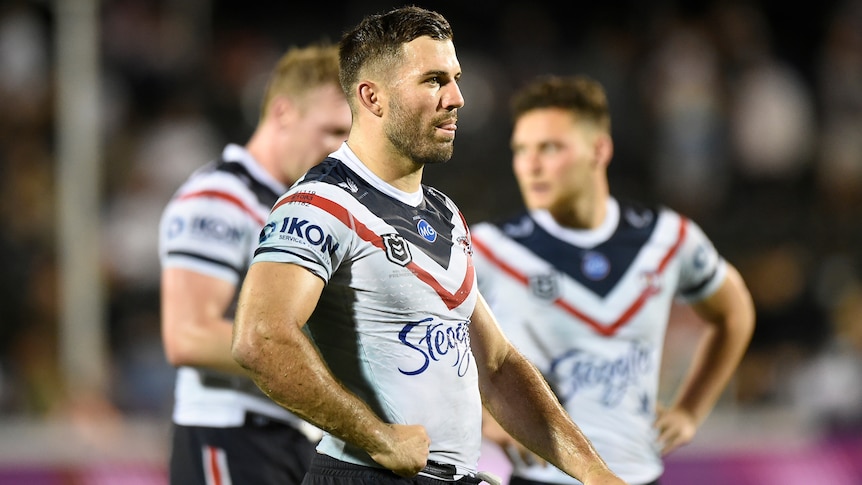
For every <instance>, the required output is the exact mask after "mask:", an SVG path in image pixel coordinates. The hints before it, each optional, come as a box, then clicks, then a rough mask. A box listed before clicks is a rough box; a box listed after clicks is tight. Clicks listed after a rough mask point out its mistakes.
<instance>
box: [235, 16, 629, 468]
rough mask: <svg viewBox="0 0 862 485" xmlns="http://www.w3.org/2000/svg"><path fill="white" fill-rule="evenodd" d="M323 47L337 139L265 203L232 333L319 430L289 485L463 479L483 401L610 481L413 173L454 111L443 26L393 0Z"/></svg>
mask: <svg viewBox="0 0 862 485" xmlns="http://www.w3.org/2000/svg"><path fill="white" fill-rule="evenodd" d="M340 46H341V47H340V55H341V66H342V75H341V81H342V86H343V88H344V90H345V91H346V93H347V99H348V102H349V104H350V107H351V111H352V114H353V124H352V127H351V130H350V135H349V137H348V139H347V142H346V143H344V144H343V145H342V146H341V148H340V149H339V150H338V151H336V152H335V153H333V154H332V156H330V157H329V158H327V159H326V160H325V161H324V162H323V163H321V164H320V165H318V166H316V167H315V168H313V169H312V170H310V171H309V172H308V174H306V176H305V177H304V178H303V179H302V180H301V181H300V182H299V183H298V184H296V185H295V186H294V187H293V188H292V189H291V190H290V191H288V193H287V194H285V195H284V196H283V197H282V198H281V199H280V200H279V201H278V203H276V205H275V207H274V210H273V211H272V214H271V215H270V217H269V219H268V222H267V224H266V227H265V228H264V230H263V232H262V233H261V242H260V246H259V248H258V250H257V252H256V253H255V257H254V261H253V263H252V265H251V267H250V268H249V273H248V276H247V278H246V280H245V282H244V283H243V287H242V291H241V293H240V300H239V307H238V312H237V324H236V326H235V332H234V343H233V355H234V356H235V358H236V359H237V361H238V362H240V363H241V364H242V365H243V366H244V367H245V368H247V369H248V370H249V373H250V374H251V375H252V376H253V377H254V380H255V382H256V383H257V385H258V386H259V387H260V388H261V389H263V390H264V391H266V392H267V394H268V395H269V396H270V397H271V398H272V399H273V400H274V401H276V402H278V403H280V404H282V405H283V406H284V407H286V408H288V409H290V410H292V411H293V412H295V413H296V414H297V415H299V416H301V417H303V418H305V419H306V420H308V421H309V422H310V423H313V424H315V425H316V426H318V427H319V428H320V429H322V430H324V431H325V432H326V435H325V436H324V437H323V439H322V440H321V442H320V444H319V445H318V455H317V456H316V457H315V459H314V461H313V462H312V466H311V470H310V471H309V473H308V475H307V476H306V479H305V481H304V483H305V485H335V484H347V483H374V484H387V483H391V484H441V483H453V482H454V483H479V481H480V480H482V479H483V478H488V477H484V476H483V475H481V474H480V473H479V472H478V471H477V469H476V468H477V463H478V459H479V451H480V446H481V438H482V436H481V420H482V404H483V402H484V403H485V405H487V406H488V407H489V408H490V409H492V411H493V412H494V415H495V416H496V417H497V419H498V420H499V421H500V422H501V423H503V424H504V426H505V427H506V428H507V429H508V430H509V431H510V432H511V433H512V434H513V435H515V436H518V437H519V438H520V439H522V440H523V441H524V442H525V443H527V445H528V446H529V447H530V448H531V449H533V450H535V451H536V452H537V453H538V454H540V455H542V456H544V457H545V458H546V459H547V460H549V461H551V462H553V463H555V464H557V465H558V466H559V467H561V468H562V469H564V470H566V472H567V473H570V474H572V475H573V476H577V477H579V478H580V479H581V480H583V481H584V482H585V483H587V484H589V485H619V484H621V483H623V482H621V481H620V480H619V479H618V478H617V477H616V476H614V475H613V474H612V473H611V472H610V471H609V470H608V468H607V466H606V465H605V464H604V462H603V461H602V460H601V458H600V457H599V455H598V454H596V453H595V450H594V449H593V448H592V446H591V445H590V443H589V441H587V440H586V439H584V437H583V435H582V434H581V433H580V431H579V430H578V428H577V426H576V425H575V424H574V423H572V421H571V420H570V419H569V418H568V416H567V415H566V413H565V411H564V410H563V409H562V407H561V406H560V405H559V403H558V402H557V401H556V400H555V399H554V397H553V394H552V393H551V391H550V389H548V387H547V385H546V384H545V383H544V381H543V380H542V378H541V375H540V374H539V373H538V372H536V370H535V368H534V367H533V366H531V365H530V364H529V363H528V362H527V361H526V360H525V359H524V358H523V356H521V355H520V354H519V353H518V352H517V351H515V349H514V348H513V347H512V346H511V345H510V344H509V342H508V341H507V340H506V339H505V337H504V336H503V334H502V333H500V331H499V329H498V327H497V324H496V323H495V321H494V318H493V316H492V315H491V313H490V312H489V311H488V309H487V307H486V306H485V304H484V301H483V300H482V298H481V296H480V295H479V294H478V292H477V291H476V288H475V274H474V271H473V266H472V261H471V242H470V234H469V232H468V230H467V224H466V222H465V221H464V219H463V217H462V216H461V213H460V211H459V210H458V207H457V206H456V205H455V204H454V203H453V201H452V200H450V199H449V198H448V197H447V196H446V195H444V194H443V193H441V192H439V191H437V190H435V189H433V188H431V187H428V186H425V185H423V184H422V172H423V169H424V167H425V165H426V164H434V163H443V162H445V161H447V160H449V158H450V157H451V156H452V151H453V146H454V140H455V130H456V123H457V118H458V110H459V109H460V108H461V107H462V106H463V105H464V98H463V97H462V95H461V91H460V88H459V87H458V81H459V79H460V77H461V66H460V64H459V62H458V59H457V57H456V55H455V46H454V44H453V41H452V30H451V27H450V25H449V23H448V22H447V21H446V19H445V18H444V17H443V16H441V15H440V14H438V13H436V12H433V11H429V10H425V9H421V8H418V7H402V8H398V9H394V10H391V11H389V12H386V13H384V14H376V15H370V16H368V17H366V18H364V19H363V20H362V21H361V22H360V23H359V25H358V26H356V27H355V28H353V29H351V30H350V31H348V32H347V33H346V34H345V35H344V37H343V38H342V40H341V44H340ZM489 479H490V478H489Z"/></svg>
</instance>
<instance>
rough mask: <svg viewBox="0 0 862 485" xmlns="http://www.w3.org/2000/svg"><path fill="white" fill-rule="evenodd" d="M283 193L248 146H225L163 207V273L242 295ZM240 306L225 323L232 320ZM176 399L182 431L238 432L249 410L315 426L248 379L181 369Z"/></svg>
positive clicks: (304, 427)
mask: <svg viewBox="0 0 862 485" xmlns="http://www.w3.org/2000/svg"><path fill="white" fill-rule="evenodd" d="M286 189H287V188H286V187H284V185H282V184H281V183H280V182H278V181H277V180H275V179H274V178H273V177H272V176H271V175H269V174H268V173H267V172H266V171H265V170H264V169H263V168H262V167H261V166H260V165H259V164H258V163H257V161H255V160H254V158H252V156H251V154H250V153H248V151H246V150H245V148H243V147H241V146H238V145H233V144H231V145H227V146H226V147H225V149H224V151H223V152H222V155H221V158H220V159H219V160H216V161H214V162H212V163H210V164H208V165H206V166H204V167H202V168H200V169H198V170H197V171H196V172H195V173H194V174H192V176H191V177H189V179H188V180H187V181H186V182H185V183H184V184H183V185H182V186H181V187H180V188H179V190H178V191H177V192H176V193H175V194H174V197H173V198H172V199H171V201H170V202H169V203H168V205H167V207H166V208H165V210H164V213H163V215H162V220H161V224H160V229H159V257H160V259H161V264H162V267H163V268H183V269H187V270H191V271H195V272H198V273H201V274H205V275H208V276H212V277H215V278H220V279H223V280H225V281H227V282H229V283H231V284H233V285H234V286H235V287H236V288H237V293H238V290H239V287H240V285H241V283H242V279H243V277H244V276H245V273H246V269H247V268H248V265H249V264H250V261H251V257H252V255H253V254H254V250H255V248H256V247H257V239H258V235H259V234H260V230H261V228H262V227H263V225H264V222H265V221H266V217H267V215H268V214H269V211H270V208H271V207H272V204H273V203H274V202H275V200H276V199H277V198H278V196H279V195H281V194H283V193H284V191H285V190H286ZM235 298H236V297H235ZM235 303H236V300H234V304H233V305H231V308H230V309H229V310H228V311H229V314H228V315H225V317H227V318H231V319H232V318H233V312H234V310H235V308H234V307H235ZM174 399H175V402H174V411H173V420H174V422H175V423H177V424H180V425H184V426H206V427H234V426H240V425H242V424H243V423H244V422H245V418H246V412H247V411H250V412H254V413H258V414H263V415H265V416H269V417H271V418H274V419H277V420H280V421H285V422H288V423H291V424H293V425H295V426H296V427H297V428H299V429H301V430H304V431H308V429H307V428H308V427H309V426H310V425H308V424H307V423H304V422H302V421H301V420H300V419H299V418H297V417H296V416H294V415H293V414H291V413H290V412H288V411H287V410H285V409H284V408H282V407H281V406H279V405H277V404H276V403H274V402H273V401H272V400H270V399H269V398H268V397H267V396H266V395H264V394H263V393H262V392H261V391H260V390H259V389H258V388H257V386H256V385H255V384H254V382H253V381H252V380H251V379H250V378H246V377H240V376H236V375H228V374H225V373H219V372H216V371H212V370H204V369H198V368H192V367H180V368H179V369H178V371H177V381H176V388H175V397H174Z"/></svg>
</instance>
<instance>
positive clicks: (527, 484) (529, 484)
mask: <svg viewBox="0 0 862 485" xmlns="http://www.w3.org/2000/svg"><path fill="white" fill-rule="evenodd" d="M509 485H554V484H553V483H548V482H537V481H535V480H527V479H526V478H521V477H512V478H510V479H509ZM632 485H637V484H634V483H633V484H632ZM643 485H661V484H660V483H659V481H658V480H656V481H654V482H649V483H644V484H643Z"/></svg>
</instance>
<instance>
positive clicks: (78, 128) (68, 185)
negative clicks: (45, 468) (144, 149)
mask: <svg viewBox="0 0 862 485" xmlns="http://www.w3.org/2000/svg"><path fill="white" fill-rule="evenodd" d="M98 3H99V2H98V0H55V2H54V6H55V13H56V26H57V27H56V29H57V32H56V34H57V35H56V53H57V60H56V75H57V83H56V86H57V105H56V109H57V113H56V114H57V116H56V120H57V121H56V123H57V124H56V133H57V134H56V137H57V138H56V140H57V189H58V197H57V204H58V206H57V217H58V221H57V228H58V234H57V252H58V265H59V280H60V281H59V285H60V288H59V290H60V296H59V298H60V322H59V323H60V328H59V338H60V341H59V349H60V365H61V371H62V372H63V376H64V379H65V384H66V386H67V390H68V391H69V393H70V395H74V394H75V393H77V392H97V393H104V392H106V391H107V375H108V365H109V364H108V359H107V349H106V344H105V342H106V338H105V325H104V313H105V311H104V305H103V288H102V281H101V277H100V270H99V265H100V264H99V259H100V258H99V236H100V229H99V210H100V201H99V195H100V189H101V184H100V179H101V139H100V137H101V129H100V128H101V127H100V123H101V119H100V116H99V104H100V103H99V92H100V89H99V77H100V76H99V60H98V58H99V48H98V42H99V21H98V19H99V14H98V12H99V5H98Z"/></svg>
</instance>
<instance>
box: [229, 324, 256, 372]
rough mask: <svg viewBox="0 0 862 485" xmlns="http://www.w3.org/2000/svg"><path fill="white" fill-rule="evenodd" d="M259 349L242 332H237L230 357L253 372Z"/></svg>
mask: <svg viewBox="0 0 862 485" xmlns="http://www.w3.org/2000/svg"><path fill="white" fill-rule="evenodd" d="M256 348H259V347H258V346H257V345H256V344H255V343H254V342H253V339H252V338H251V337H250V336H248V335H246V334H244V333H240V332H238V331H237V332H235V333H234V336H233V341H232V342H231V346H230V355H231V358H233V360H234V361H235V362H236V363H237V364H239V365H240V367H242V368H243V369H246V370H252V369H253V368H254V361H255V349H256Z"/></svg>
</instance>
